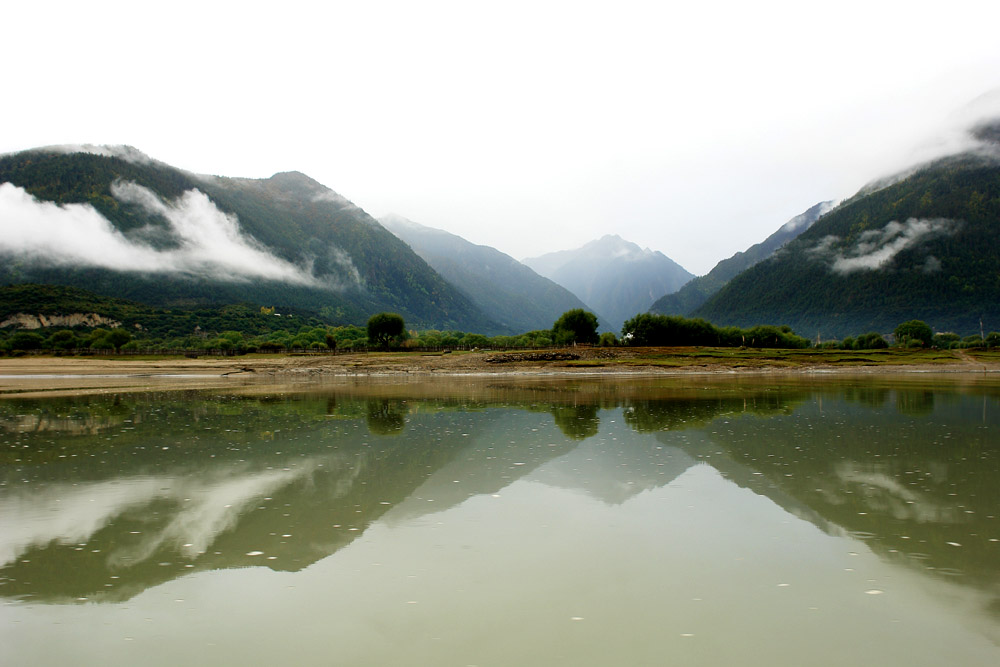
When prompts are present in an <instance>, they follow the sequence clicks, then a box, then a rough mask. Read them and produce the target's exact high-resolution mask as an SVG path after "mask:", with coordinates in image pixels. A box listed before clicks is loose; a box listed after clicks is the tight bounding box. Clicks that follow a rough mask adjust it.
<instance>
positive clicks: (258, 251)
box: [0, 147, 507, 333]
mask: <svg viewBox="0 0 1000 667" xmlns="http://www.w3.org/2000/svg"><path fill="white" fill-rule="evenodd" d="M84 148H85V150H84V151H83V152H72V149H71V148H67V147H58V148H56V149H40V150H33V151H24V152H21V153H15V154H11V155H6V156H3V157H0V225H2V226H3V229H2V234H0V256H2V257H3V260H4V261H3V262H2V265H0V282H5V283H8V284H20V283H29V282H30V283H39V284H57V285H67V286H77V287H84V288H86V289H88V290H91V291H93V292H95V293H98V294H103V295H108V296H115V297H121V298H127V299H131V300H134V301H140V302H143V303H148V304H150V305H154V306H164V307H201V306H209V305H219V304H224V303H235V302H252V303H258V304H261V305H277V306H279V307H280V308H283V309H289V308H290V309H299V310H305V311H311V312H313V313H317V314H320V315H321V316H322V317H324V318H325V319H327V321H331V322H339V323H355V324H363V323H364V322H365V321H366V319H367V318H368V317H369V316H370V315H371V314H372V313H375V312H379V311H395V312H399V313H400V314H402V315H403V316H404V317H405V318H406V320H407V321H408V323H411V325H412V326H423V327H435V328H442V329H461V330H467V331H480V332H486V333H491V332H492V333H507V331H506V330H504V329H503V328H502V327H500V326H499V325H498V324H496V323H495V322H494V321H493V320H492V319H491V318H490V317H489V316H487V315H486V314H484V313H483V312H482V311H480V310H479V309H478V308H477V307H476V306H475V305H474V304H473V303H472V302H471V301H470V300H469V299H468V297H466V296H465V295H464V294H463V293H462V292H460V291H459V290H457V289H456V288H455V287H454V286H452V285H451V284H450V283H448V282H447V281H445V280H444V279H443V278H442V277H441V276H440V275H439V274H437V273H436V272H435V271H434V270H433V269H431V268H430V267H429V266H428V265H427V263H426V262H425V261H424V260H422V259H420V258H419V257H418V256H417V255H416V254H415V253H414V252H413V251H412V250H411V249H410V248H409V246H407V245H406V244H405V243H403V242H402V241H400V240H399V239H398V238H397V237H395V236H394V235H393V234H391V233H390V232H389V231H388V230H386V229H384V228H383V227H382V226H381V225H380V224H379V223H378V222H377V221H376V220H374V219H373V218H372V217H371V216H369V215H368V214H367V213H365V212H364V211H363V210H362V209H360V208H359V207H357V206H355V205H354V204H352V203H351V202H350V201H349V200H347V199H346V198H344V197H342V196H340V195H338V194H337V193H335V192H334V191H333V190H330V189H329V188H327V187H325V186H323V185H321V184H320V183H318V182H317V181H315V180H313V179H311V178H309V177H308V176H305V175H304V174H301V173H298V172H284V173H279V174H275V175H274V176H272V177H271V178H266V179H247V178H226V177H221V176H199V175H194V174H190V173H188V172H185V171H182V170H179V169H176V168H173V167H170V166H169V165H166V164H164V163H161V162H157V161H155V160H151V159H149V158H148V156H145V155H144V154H142V153H141V152H139V151H136V150H135V149H131V148H128V147H96V148H95V147H84Z"/></svg>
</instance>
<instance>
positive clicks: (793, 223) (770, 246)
mask: <svg viewBox="0 0 1000 667" xmlns="http://www.w3.org/2000/svg"><path fill="white" fill-rule="evenodd" d="M834 206H836V202H833V201H826V202H821V203H819V204H816V205H815V206H812V207H810V208H809V209H808V210H806V211H804V212H802V213H800V214H799V215H797V216H795V217H794V218H792V219H791V220H789V221H788V222H786V223H785V224H783V225H782V226H781V227H780V228H779V229H778V231H776V232H774V233H773V234H771V235H770V236H768V237H767V238H766V239H764V240H763V241H761V242H760V243H757V244H755V245H753V246H751V247H749V248H747V249H746V250H745V251H743V252H738V253H736V254H735V255H733V256H732V257H730V258H728V259H724V260H722V261H721V262H719V263H718V264H716V265H715V268H713V269H712V270H711V271H709V272H708V273H707V274H706V275H704V276H699V277H697V278H695V279H693V280H691V281H690V282H688V283H687V284H686V285H684V286H683V287H682V288H680V289H679V290H677V291H676V292H674V293H673V294H667V295H665V296H662V297H660V298H659V299H657V300H656V302H655V303H654V304H653V305H652V307H650V309H649V310H650V311H651V312H654V313H660V314H663V315H688V314H690V313H691V312H692V311H694V310H695V309H696V308H698V306H700V305H701V304H703V303H705V301H707V300H708V298H709V297H711V296H712V295H713V294H715V293H716V292H718V291H719V290H720V289H722V286H723V285H725V284H726V283H727V282H728V281H730V280H731V279H732V278H733V277H735V276H736V275H738V274H739V273H740V272H742V271H745V270H746V269H749V268H750V267H751V266H753V265H754V264H757V263H758V262H760V261H762V260H764V259H766V258H768V257H770V256H771V255H772V254H773V253H774V252H775V251H777V250H778V249H779V248H780V247H781V246H783V245H784V244H786V243H788V242H789V241H791V240H792V239H794V238H795V237H797V236H798V235H799V234H801V233H802V232H804V231H806V230H807V229H809V228H810V227H811V226H812V225H813V223H814V222H816V221H817V220H818V219H819V218H820V216H822V215H824V214H826V213H827V212H829V211H830V210H831V209H833V208H834Z"/></svg>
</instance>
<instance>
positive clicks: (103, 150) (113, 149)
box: [38, 144, 153, 164]
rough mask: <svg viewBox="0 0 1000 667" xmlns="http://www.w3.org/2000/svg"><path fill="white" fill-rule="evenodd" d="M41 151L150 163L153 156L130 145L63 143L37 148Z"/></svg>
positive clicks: (133, 162) (134, 162)
mask: <svg viewBox="0 0 1000 667" xmlns="http://www.w3.org/2000/svg"><path fill="white" fill-rule="evenodd" d="M38 150H39V151H41V152H46V151H47V152H52V153H89V154H91V155H102V156H104V157H116V158H119V159H121V160H125V161H126V162H131V163H132V164H152V163H153V158H151V157H149V156H148V155H146V154H145V153H143V152H142V151H141V150H139V149H138V148H133V147H132V146H97V145H94V144H63V145H59V146H46V147H44V148H39V149H38Z"/></svg>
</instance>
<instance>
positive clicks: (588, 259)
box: [524, 234, 694, 330]
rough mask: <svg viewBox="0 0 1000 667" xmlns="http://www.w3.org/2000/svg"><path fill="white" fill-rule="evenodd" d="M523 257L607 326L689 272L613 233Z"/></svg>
mask: <svg viewBox="0 0 1000 667" xmlns="http://www.w3.org/2000/svg"><path fill="white" fill-rule="evenodd" d="M524 263H525V264H527V265H528V266H530V267H531V268H533V269H534V270H535V271H537V272H538V273H540V274H541V275H543V276H545V277H547V278H551V279H552V280H554V281H555V282H557V283H559V284H560V285H562V286H563V287H565V288H566V289H568V290H569V291H571V292H573V293H574V294H576V296H577V297H579V298H580V299H581V300H582V301H584V302H585V303H587V304H590V305H591V306H593V307H594V308H595V309H597V311H598V312H599V313H603V314H604V315H605V316H607V317H609V318H610V319H609V321H607V322H602V325H604V326H606V327H608V328H610V329H611V330H617V329H618V328H620V327H621V324H622V322H623V321H624V320H626V319H628V318H629V317H632V316H634V315H636V314H638V313H641V312H645V311H646V310H647V309H649V307H650V305H652V303H653V301H655V300H656V299H657V298H658V297H660V296H662V295H664V294H669V293H671V292H674V291H676V290H677V289H679V288H680V287H681V286H682V285H684V283H686V282H687V281H689V280H690V279H691V278H693V277H694V276H693V275H692V274H691V273H690V272H688V271H686V270H685V269H684V268H683V267H682V266H680V265H679V264H677V263H676V262H675V261H673V260H672V259H670V258H669V257H667V256H666V255H664V254H663V253H662V252H659V251H655V250H650V249H649V248H641V247H640V246H639V245H638V244H636V243H633V242H632V241H628V240H626V239H623V238H622V237H621V236H619V235H618V234H606V235H604V236H602V237H601V238H599V239H596V240H594V241H590V242H589V243H587V244H585V245H583V246H582V247H580V248H577V249H576V250H561V251H559V252H553V253H549V254H547V255H542V256H540V257H534V258H529V259H526V260H524Z"/></svg>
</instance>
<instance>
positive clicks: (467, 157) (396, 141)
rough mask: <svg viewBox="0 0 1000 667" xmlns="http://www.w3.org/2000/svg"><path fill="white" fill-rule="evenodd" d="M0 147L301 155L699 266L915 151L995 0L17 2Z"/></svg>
mask: <svg viewBox="0 0 1000 667" xmlns="http://www.w3.org/2000/svg"><path fill="white" fill-rule="evenodd" d="M0 15H2V20H0V35H2V42H3V46H4V53H5V58H4V68H3V70H2V74H0V76H2V78H3V79H4V80H5V84H4V85H3V91H4V95H3V97H4V100H3V103H2V104H0V152H10V151H17V150H22V149H26V148H32V147H37V146H44V145H52V144H71V143H72V144H80V143H93V144H128V145H132V146H134V147H136V148H138V149H140V150H142V151H144V152H145V153H147V154H149V155H150V156H152V157H154V158H156V159H159V160H162V161H164V162H167V163H169V164H172V165H175V166H178V167H181V168H184V169H188V170H191V171H194V172H198V173H209V174H220V175H226V176H249V177H266V176H270V175H271V174H273V173H275V172H277V171H287V170H298V171H302V172H305V173H306V174H309V175H310V176H312V177H313V178H315V179H317V180H318V181H320V182H321V183H323V184H325V185H327V186H329V187H331V188H332V189H334V190H336V191H337V192H339V193H340V194H342V195H344V196H345V197H347V198H348V199H351V200H352V201H354V202H355V203H357V204H358V205H360V206H362V207H363V208H364V209H366V210H367V211H368V212H370V213H372V214H373V215H376V216H379V215H383V214H385V213H389V212H394V213H398V214H400V215H403V216H405V217H408V218H410V219H412V220H414V221H416V222H420V223H422V224H425V225H429V226H432V227H440V228H442V229H446V230H448V231H451V232H453V233H456V234H459V235H461V236H464V237H465V238H467V239H469V240H470V241H473V242H475V243H482V244H487V245H491V246H494V247H496V248H498V249H500V250H502V251H504V252H506V253H509V254H511V255H513V256H514V257H517V258H519V259H520V258H523V257H529V256H535V255H540V254H542V253H545V252H550V251H554V250H560V249H566V248H573V247H578V246H580V245H582V244H584V243H586V242H587V241H589V240H592V239H594V238H598V237H600V236H602V235H604V234H607V233H617V234H620V235H621V236H623V237H624V238H626V239H629V240H631V241H634V242H636V243H638V244H639V245H641V246H644V247H650V248H652V249H654V250H659V251H662V252H663V253H665V254H666V255H668V256H670V257H671V258H673V259H674V260H676V261H678V262H679V263H680V264H681V265H683V266H684V267H685V268H687V269H688V270H690V271H692V272H694V273H697V274H703V273H705V272H707V271H708V270H709V269H711V268H712V266H714V264H715V263H716V262H717V261H718V260H720V259H723V258H725V257H728V256H730V255H731V254H733V253H734V252H736V251H738V250H743V249H745V248H746V247H748V246H750V245H752V244H753V243H756V242H758V241H760V240H762V239H763V238H764V237H766V236H767V235H768V234H770V233H771V232H773V231H774V230H775V229H777V228H778V227H779V226H780V225H781V224H782V223H784V222H785V221H786V220H788V219H789V218H791V217H792V216H794V215H796V214H798V213H801V212H802V211H803V210H805V209H806V208H808V207H809V206H811V205H812V204H814V203H816V202H818V201H821V200H825V199H837V198H842V197H846V196H849V195H851V194H853V193H854V192H855V191H856V190H857V189H858V188H859V187H861V186H862V185H863V184H864V183H866V182H867V181H869V180H871V179H873V178H875V177H878V176H881V175H885V174H886V173H888V172H891V171H893V170H895V169H897V168H899V167H902V166H905V165H906V164H907V163H909V162H911V161H913V160H914V159H916V158H919V157H925V156H928V155H931V154H933V153H934V152H935V151H939V150H940V146H941V144H940V143H939V141H940V138H941V137H942V136H943V135H942V133H943V132H944V131H945V130H946V129H947V128H948V127H949V126H951V125H953V124H954V122H955V113H956V112H957V111H958V110H960V109H961V108H962V107H964V106H965V105H967V104H968V103H969V102H971V101H972V100H973V99H974V98H976V97H978V96H980V95H982V94H984V93H986V92H988V91H990V90H992V89H994V88H997V87H998V86H1000V40H998V39H997V26H998V25H1000V2H996V1H995V0H992V1H991V0H977V1H963V0H950V1H949V2H943V1H942V0H936V1H935V2H922V1H914V0H909V1H906V2H896V1H892V2H879V1H878V0H867V1H865V2H854V1H850V0H848V1H841V2H822V3H821V2H802V1H801V0H796V1H792V2H770V1H767V0H758V1H757V2H745V1H741V2H730V1H728V0H722V1H719V2H701V3H695V2H684V3H674V2H629V1H627V0H624V1H623V0H617V1H615V2H610V1H606V2H601V3H591V2H584V1H576V2H545V1H544V0H535V1H533V2H518V1H516V0H505V1H504V2H491V3H485V2H471V1H464V2H434V1H430V2H378V1H368V0H352V1H351V2H339V1H337V0H334V1H329V2H316V3H311V2H296V1H294V0H286V1H283V2H273V1H271V2H266V3H260V2H252V1H241V2H231V3H230V2H211V0H200V1H198V2H186V1H184V0H178V1H173V2H169V3H140V2H134V0H131V1H129V2H102V1H101V0H95V1H92V2H79V1H78V0H74V1H73V2H58V1H57V2H17V3H7V4H6V5H5V7H4V8H3V10H0Z"/></svg>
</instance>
